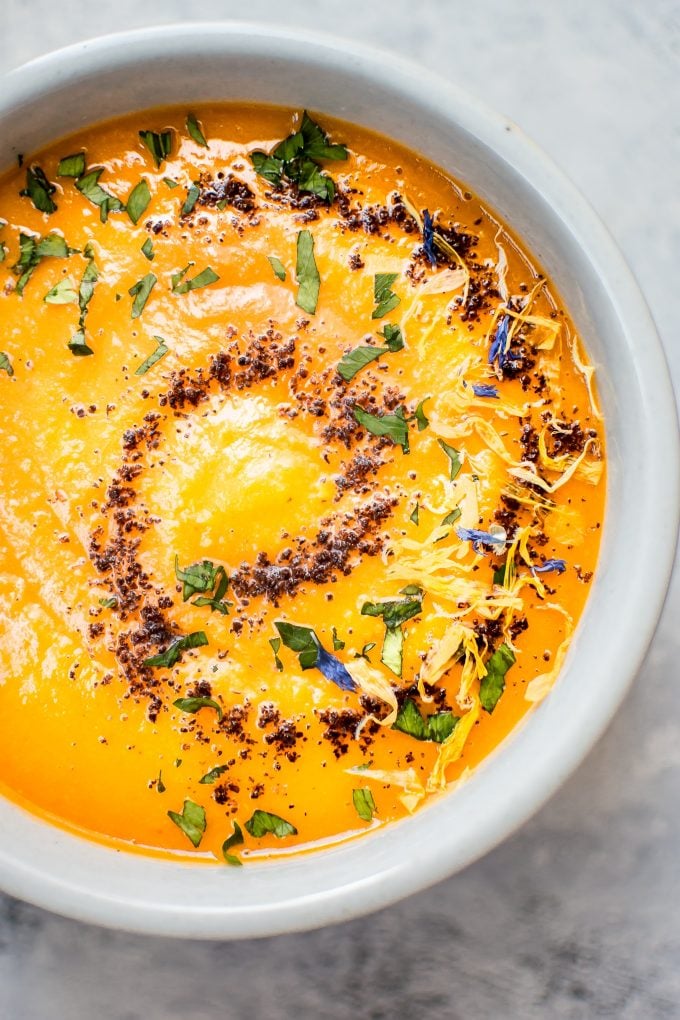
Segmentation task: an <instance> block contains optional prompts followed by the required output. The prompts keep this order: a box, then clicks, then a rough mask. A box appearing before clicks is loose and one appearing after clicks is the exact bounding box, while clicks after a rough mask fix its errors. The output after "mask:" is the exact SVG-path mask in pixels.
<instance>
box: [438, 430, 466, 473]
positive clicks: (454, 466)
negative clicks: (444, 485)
mask: <svg viewBox="0 0 680 1020" xmlns="http://www.w3.org/2000/svg"><path fill="white" fill-rule="evenodd" d="M437 442H438V443H439V445H440V446H441V448H442V450H443V451H444V453H445V454H446V456H447V457H448V458H449V461H450V466H451V481H453V480H454V478H456V477H457V476H458V473H459V471H460V469H461V467H462V466H463V465H462V461H461V459H460V450H456V449H455V448H454V447H453V446H449V444H448V443H445V442H444V440H443V439H438V440H437Z"/></svg>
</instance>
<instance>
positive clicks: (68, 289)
mask: <svg viewBox="0 0 680 1020" xmlns="http://www.w3.org/2000/svg"><path fill="white" fill-rule="evenodd" d="M77 300H78V291H77V290H76V289H75V285H74V283H73V280H71V279H69V278H68V277H65V278H64V279H63V280H60V281H59V283H57V284H55V286H54V287H52V289H51V290H48V292H47V294H45V297H44V298H43V301H45V302H46V304H48V305H72V304H75V302H76V301H77Z"/></svg>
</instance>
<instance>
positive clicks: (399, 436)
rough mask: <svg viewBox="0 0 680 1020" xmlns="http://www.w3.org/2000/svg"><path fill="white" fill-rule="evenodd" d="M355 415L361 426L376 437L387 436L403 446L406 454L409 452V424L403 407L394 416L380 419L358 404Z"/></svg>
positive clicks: (388, 415) (390, 415) (385, 415)
mask: <svg viewBox="0 0 680 1020" xmlns="http://www.w3.org/2000/svg"><path fill="white" fill-rule="evenodd" d="M353 414H354V417H355V418H356V420H357V421H358V422H359V424H360V425H363V427H364V428H365V429H367V430H368V431H369V432H371V433H372V434H373V435H374V436H387V438H388V439H391V440H392V442H393V443H396V445H397V446H401V448H402V450H403V451H404V453H408V452H409V450H410V447H409V441H408V422H407V420H406V416H405V414H404V409H403V408H402V407H399V408H397V410H396V412H395V413H394V414H383V415H382V416H380V417H378V415H375V414H371V413H370V412H369V411H365V410H364V409H363V407H359V405H358V404H356V405H355V407H354V409H353Z"/></svg>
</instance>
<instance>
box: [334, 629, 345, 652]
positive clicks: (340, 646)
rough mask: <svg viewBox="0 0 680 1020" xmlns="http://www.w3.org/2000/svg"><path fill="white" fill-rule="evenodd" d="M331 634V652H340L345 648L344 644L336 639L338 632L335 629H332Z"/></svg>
mask: <svg viewBox="0 0 680 1020" xmlns="http://www.w3.org/2000/svg"><path fill="white" fill-rule="evenodd" d="M331 634H332V637H333V651H334V652H341V651H342V650H343V648H344V647H345V642H344V641H341V640H340V638H339V637H338V632H337V630H336V628H335V627H333V628H332V630H331Z"/></svg>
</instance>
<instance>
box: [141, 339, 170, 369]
mask: <svg viewBox="0 0 680 1020" xmlns="http://www.w3.org/2000/svg"><path fill="white" fill-rule="evenodd" d="M154 340H155V341H156V345H157V346H156V350H155V351H153V353H152V354H150V355H149V357H148V358H147V359H146V360H145V361H143V362H142V363H141V365H139V366H138V367H137V368H136V369H135V375H146V373H147V372H148V371H149V369H150V368H153V366H154V365H155V364H156V362H158V361H160V360H161V358H164V357H165V355H166V354H167V353H168V351H169V350H170V348H169V347H168V345H167V344H166V342H165V340H164V339H163V337H162V336H154Z"/></svg>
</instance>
